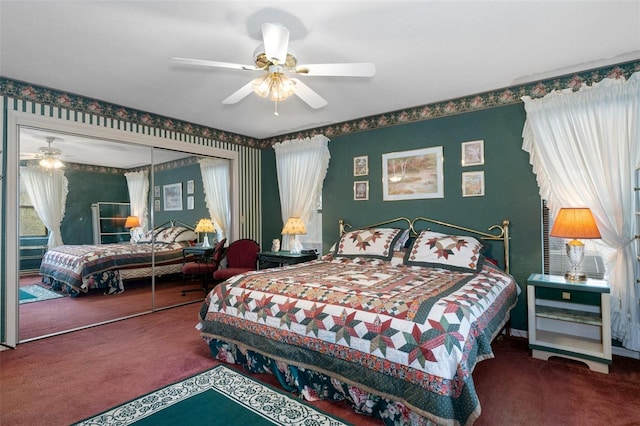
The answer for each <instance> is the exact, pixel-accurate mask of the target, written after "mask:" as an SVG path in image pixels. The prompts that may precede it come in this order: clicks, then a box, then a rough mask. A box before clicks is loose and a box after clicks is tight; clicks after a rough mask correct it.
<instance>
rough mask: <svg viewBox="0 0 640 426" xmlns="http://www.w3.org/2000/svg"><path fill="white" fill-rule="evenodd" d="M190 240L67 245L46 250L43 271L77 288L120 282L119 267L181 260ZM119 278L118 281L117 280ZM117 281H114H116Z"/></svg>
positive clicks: (145, 265) (46, 274)
mask: <svg viewBox="0 0 640 426" xmlns="http://www.w3.org/2000/svg"><path fill="white" fill-rule="evenodd" d="M188 244H189V243H188V242H173V243H155V244H152V243H139V244H131V243H125V244H104V245H64V246H60V247H56V248H54V249H52V250H49V251H47V252H46V253H45V255H44V257H43V259H42V263H41V265H40V275H42V276H44V277H47V278H49V279H50V280H51V281H52V282H55V283H57V284H60V283H61V284H65V285H68V286H70V287H71V288H72V289H74V290H75V291H82V292H86V291H88V290H89V289H91V288H103V287H110V286H113V285H118V286H121V285H122V284H121V280H120V279H119V274H118V270H120V269H124V268H132V267H143V266H144V267H147V266H150V265H151V263H152V260H153V259H154V261H155V264H156V265H162V264H167V263H178V262H180V263H181V262H182V259H183V257H182V249H183V248H184V247H186V246H187V245H188ZM118 282H119V283H118ZM114 283H115V284H114Z"/></svg>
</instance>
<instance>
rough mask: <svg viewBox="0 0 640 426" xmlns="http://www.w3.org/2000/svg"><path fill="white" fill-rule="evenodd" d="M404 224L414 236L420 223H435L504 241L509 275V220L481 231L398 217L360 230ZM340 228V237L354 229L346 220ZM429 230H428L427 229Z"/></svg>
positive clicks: (339, 222)
mask: <svg viewBox="0 0 640 426" xmlns="http://www.w3.org/2000/svg"><path fill="white" fill-rule="evenodd" d="M397 222H399V223H403V222H405V223H406V224H407V228H408V229H410V230H411V233H412V234H413V235H417V234H418V232H419V230H417V229H416V224H417V223H419V222H427V223H433V224H435V225H439V226H442V227H445V228H451V229H456V230H459V231H464V232H466V233H468V234H472V235H476V236H478V237H480V239H483V240H489V241H502V245H503V256H504V258H503V261H504V270H505V272H507V273H509V239H510V238H511V237H510V236H509V219H504V220H503V221H502V223H501V224H500V225H492V226H490V227H489V228H488V231H489V232H487V231H480V230H477V229H472V228H467V227H464V226H460V225H455V224H453V223H447V222H443V221H441V220H436V219H430V218H427V217H416V218H415V219H413V220H410V219H408V218H406V217H397V218H395V219H390V220H385V221H383V222H379V223H375V224H373V225H367V226H363V227H361V228H359V229H366V228H376V227H379V226H382V225H390V224H392V223H397ZM338 224H339V227H340V235H343V234H344V233H345V232H347V229H352V228H353V227H352V226H351V225H349V224H348V223H346V222H345V221H344V219H340V220H339V221H338ZM427 229H428V228H427Z"/></svg>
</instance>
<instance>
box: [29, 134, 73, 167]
mask: <svg viewBox="0 0 640 426" xmlns="http://www.w3.org/2000/svg"><path fill="white" fill-rule="evenodd" d="M45 140H46V141H47V146H41V147H40V148H38V152H34V153H30V154H22V155H21V158H22V159H25V160H40V161H39V162H38V164H39V165H40V167H43V168H45V169H60V168H63V167H64V163H63V162H62V161H61V160H60V158H61V157H62V151H60V150H59V149H58V148H54V147H53V146H51V144H52V143H53V142H54V141H55V140H62V139H60V138H56V137H53V136H47V137H45Z"/></svg>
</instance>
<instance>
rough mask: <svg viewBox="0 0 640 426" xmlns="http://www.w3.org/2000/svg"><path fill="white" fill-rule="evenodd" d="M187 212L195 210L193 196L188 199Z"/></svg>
mask: <svg viewBox="0 0 640 426" xmlns="http://www.w3.org/2000/svg"><path fill="white" fill-rule="evenodd" d="M187 210H193V195H189V196H188V197H187Z"/></svg>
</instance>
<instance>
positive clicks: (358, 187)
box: [353, 180, 369, 201]
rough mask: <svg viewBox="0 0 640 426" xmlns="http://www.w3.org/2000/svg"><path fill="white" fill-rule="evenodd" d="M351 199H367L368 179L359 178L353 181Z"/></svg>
mask: <svg viewBox="0 0 640 426" xmlns="http://www.w3.org/2000/svg"><path fill="white" fill-rule="evenodd" d="M353 199H354V200H356V201H361V200H368V199H369V181H368V180H359V181H355V182H353Z"/></svg>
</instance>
